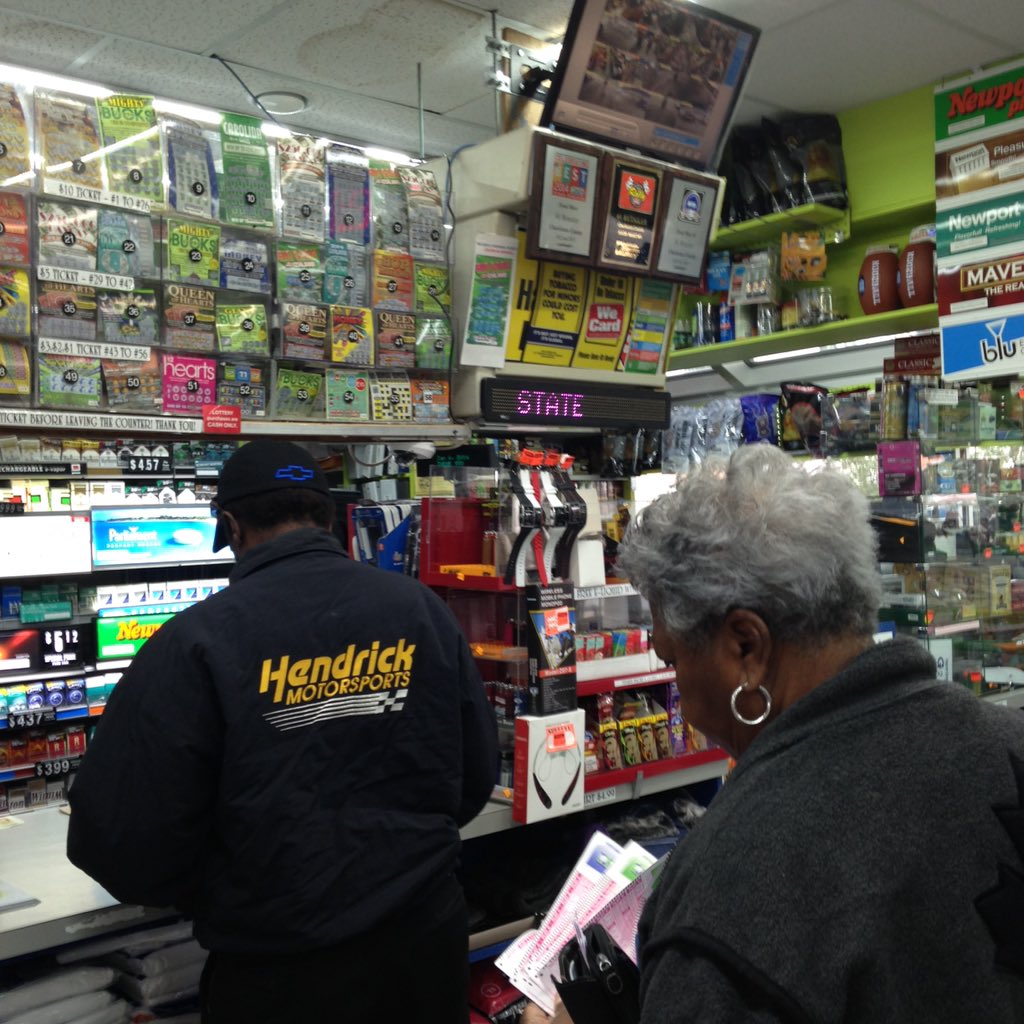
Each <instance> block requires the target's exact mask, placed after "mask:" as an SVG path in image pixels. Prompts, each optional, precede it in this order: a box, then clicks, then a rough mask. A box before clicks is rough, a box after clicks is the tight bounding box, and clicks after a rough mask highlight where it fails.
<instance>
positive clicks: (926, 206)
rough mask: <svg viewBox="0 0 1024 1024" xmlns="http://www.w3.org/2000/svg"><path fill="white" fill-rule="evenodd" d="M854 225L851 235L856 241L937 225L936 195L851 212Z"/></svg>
mask: <svg viewBox="0 0 1024 1024" xmlns="http://www.w3.org/2000/svg"><path fill="white" fill-rule="evenodd" d="M850 216H851V220H852V225H851V229H850V235H851V237H852V238H853V240H854V241H856V240H857V237H858V236H864V235H868V234H871V235H875V234H883V233H885V232H889V231H900V230H902V231H909V228H913V227H917V226H918V225H919V224H934V223H935V193H934V192H932V193H931V194H930V195H926V196H922V197H921V198H920V199H918V200H916V201H913V202H905V203H899V204H893V205H891V206H880V207H876V208H875V209H872V210H865V211H864V212H863V213H858V211H857V210H856V209H854V210H851V211H850Z"/></svg>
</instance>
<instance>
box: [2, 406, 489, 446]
mask: <svg viewBox="0 0 1024 1024" xmlns="http://www.w3.org/2000/svg"><path fill="white" fill-rule="evenodd" d="M0 427H3V428H4V429H18V428H27V429H32V430H36V429H42V430H53V431H68V430H73V431H75V432H76V434H77V433H80V432H82V431H86V432H91V431H94V430H95V431H101V432H103V433H119V434H129V435H131V436H133V437H168V438H175V437H176V438H178V439H179V440H180V439H182V438H183V437H199V436H201V435H203V434H204V433H205V431H204V428H203V421H202V420H201V419H199V418H197V417H194V416H148V415H145V414H142V413H139V414H135V415H132V414H130V413H111V412H71V411H60V410H51V409H22V408H9V407H6V406H4V407H0ZM470 432H471V431H470V427H469V426H468V425H466V424H462V423H424V422H422V421H419V420H413V421H410V422H408V423H383V422H382V423H328V422H326V421H323V420H319V421H310V420H300V421H292V420H245V419H243V420H242V423H241V427H240V429H239V433H238V434H224V435H220V436H223V437H224V439H225V440H230V439H231V438H233V437H238V438H247V437H273V438H282V439H285V440H292V439H305V440H324V441H335V442H344V441H347V440H352V441H359V442H366V441H374V440H378V441H385V442H386V441H435V442H438V443H442V442H447V443H449V444H459V445H461V444H463V443H464V442H466V441H468V440H469V436H470Z"/></svg>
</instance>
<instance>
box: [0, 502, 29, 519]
mask: <svg viewBox="0 0 1024 1024" xmlns="http://www.w3.org/2000/svg"><path fill="white" fill-rule="evenodd" d="M24 514H25V503H24V502H22V501H0V516H23V515H24Z"/></svg>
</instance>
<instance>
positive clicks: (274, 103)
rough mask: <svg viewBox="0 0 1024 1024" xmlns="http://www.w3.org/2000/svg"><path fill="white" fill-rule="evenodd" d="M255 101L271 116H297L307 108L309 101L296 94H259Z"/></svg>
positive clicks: (273, 91) (274, 90)
mask: <svg viewBox="0 0 1024 1024" xmlns="http://www.w3.org/2000/svg"><path fill="white" fill-rule="evenodd" d="M256 99H258V100H259V101H260V103H261V104H262V105H263V108H264V109H265V110H267V111H269V113H271V114H285V115H286V114H298V113H301V112H302V111H303V110H305V109H306V107H308V106H309V100H308V99H307V98H306V97H305V96H303V95H302V94H301V93H298V92H278V91H277V90H276V89H272V90H271V91H270V92H261V93H260V94H259V95H258V96H257V97H256Z"/></svg>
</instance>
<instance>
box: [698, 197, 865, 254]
mask: <svg viewBox="0 0 1024 1024" xmlns="http://www.w3.org/2000/svg"><path fill="white" fill-rule="evenodd" d="M824 227H835V228H837V229H840V230H843V229H846V228H848V227H849V210H838V209H836V208H835V207H834V206H824V205H822V204H821V203H805V204H804V205H803V206H796V207H794V208H793V209H791V210H784V211H783V212H782V213H769V214H767V215H766V216H764V217H758V218H756V219H754V220H745V221H741V222H740V223H739V224H731V225H730V226H729V227H724V228H719V229H718V230H717V231H716V232H715V233H714V234H713V235H712V236H711V244H710V248H712V249H753V248H756V247H757V246H759V245H764V244H766V243H768V242H777V241H778V240H779V236H780V235H781V234H782V232H783V231H796V230H799V229H801V228H824Z"/></svg>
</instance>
